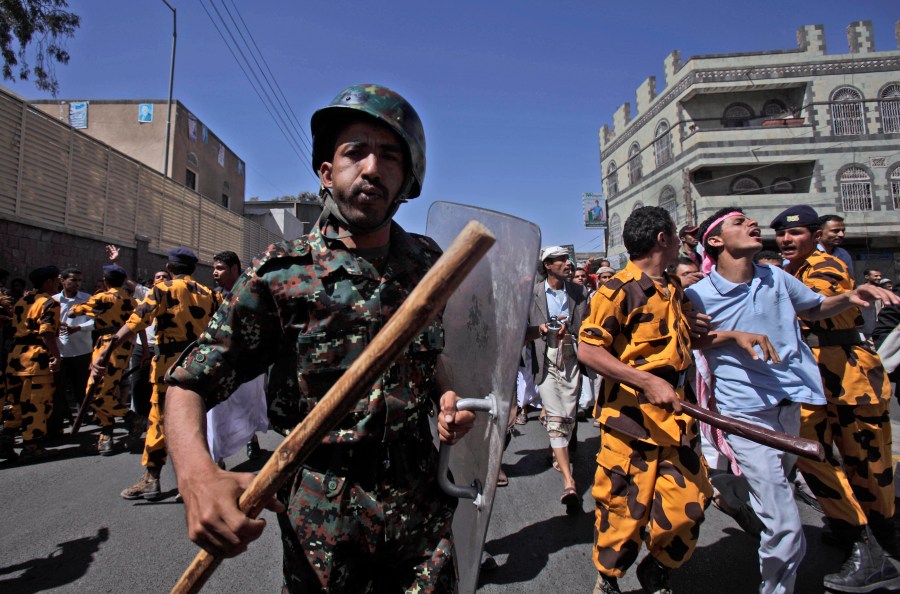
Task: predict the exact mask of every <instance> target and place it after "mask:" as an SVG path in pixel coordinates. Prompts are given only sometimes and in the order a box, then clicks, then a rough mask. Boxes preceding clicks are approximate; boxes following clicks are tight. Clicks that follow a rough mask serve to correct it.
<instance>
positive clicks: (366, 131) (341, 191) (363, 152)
mask: <svg viewBox="0 0 900 594" xmlns="http://www.w3.org/2000/svg"><path fill="white" fill-rule="evenodd" d="M319 173H320V174H321V178H322V183H323V184H324V185H325V187H326V188H330V189H331V195H332V196H333V197H334V201H335V202H336V203H337V205H338V207H339V208H340V210H341V214H342V215H344V217H345V218H346V219H347V220H348V221H350V222H351V223H353V224H355V225H359V226H361V227H375V226H378V225H380V224H381V223H382V222H383V221H384V219H385V217H387V215H388V212H389V211H390V208H391V206H392V205H393V203H394V201H395V200H396V199H397V197H398V196H399V194H400V190H401V189H402V187H403V180H404V177H405V173H406V155H405V153H404V150H403V141H402V140H401V139H400V137H399V136H397V134H395V133H394V131H393V130H391V129H390V128H388V127H387V126H384V125H381V124H378V123H375V122H368V121H359V122H355V123H352V124H350V125H349V126H347V127H346V128H344V130H343V131H342V132H341V133H340V134H339V135H338V137H337V142H336V144H335V149H334V157H333V159H332V162H330V163H329V162H327V161H326V162H324V163H322V165H321V167H320V168H319Z"/></svg>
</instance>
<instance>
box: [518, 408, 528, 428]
mask: <svg viewBox="0 0 900 594" xmlns="http://www.w3.org/2000/svg"><path fill="white" fill-rule="evenodd" d="M527 423H528V415H527V414H525V411H524V410H522V411H520V412H519V414H517V415H516V425H525V424H527Z"/></svg>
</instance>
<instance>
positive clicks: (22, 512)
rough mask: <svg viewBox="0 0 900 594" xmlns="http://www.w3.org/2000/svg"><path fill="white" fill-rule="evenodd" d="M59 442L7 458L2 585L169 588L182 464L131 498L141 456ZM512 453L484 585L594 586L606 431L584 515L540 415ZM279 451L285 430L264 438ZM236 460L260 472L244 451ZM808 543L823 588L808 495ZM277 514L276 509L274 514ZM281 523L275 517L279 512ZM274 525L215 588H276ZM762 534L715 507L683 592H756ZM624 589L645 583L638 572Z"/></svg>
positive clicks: (177, 551) (812, 582)
mask: <svg viewBox="0 0 900 594" xmlns="http://www.w3.org/2000/svg"><path fill="white" fill-rule="evenodd" d="M87 429H88V431H87V432H85V433H82V434H80V435H79V436H77V438H76V439H75V440H74V441H73V440H69V441H67V442H65V444H64V445H60V446H59V447H60V448H61V449H62V452H61V454H60V455H59V456H58V457H56V458H55V459H53V460H50V461H47V462H44V463H41V464H35V465H31V466H13V465H9V464H4V465H0V501H3V522H2V526H0V550H2V551H3V555H2V559H0V592H4V593H31V592H79V593H80V592H91V593H101V592H110V593H119V592H167V591H168V590H169V588H170V587H171V586H172V584H173V583H174V582H175V580H176V579H177V578H178V576H179V575H180V574H181V572H182V571H183V569H184V568H185V567H186V566H187V564H188V562H189V561H190V559H191V558H192V557H193V555H194V553H195V552H196V549H195V548H194V546H193V545H192V544H191V543H190V542H189V541H188V540H187V539H186V537H185V531H184V524H183V512H182V506H181V505H180V504H177V503H175V502H174V497H175V490H174V487H175V481H174V476H173V475H172V472H171V467H170V466H169V467H167V468H166V471H165V472H164V474H163V491H164V493H165V494H166V498H165V499H164V500H162V501H160V502H157V503H149V502H144V501H140V502H127V501H124V500H122V499H121V498H120V497H119V491H121V490H122V489H123V488H124V487H126V486H129V485H130V484H132V483H133V482H134V481H135V480H137V478H138V477H139V476H140V473H141V469H140V466H139V465H140V457H139V456H138V455H136V454H128V453H121V454H119V455H116V456H112V457H109V458H99V457H97V456H91V455H85V453H84V450H83V449H82V448H84V446H85V445H86V444H88V443H92V442H93V440H94V439H96V428H95V427H88V428H87ZM520 429H521V431H520V433H519V435H517V436H516V437H515V439H513V441H512V443H511V444H510V446H509V449H508V451H507V455H506V465H505V468H506V469H507V473H508V474H509V477H510V485H509V486H508V487H506V488H505V489H502V490H500V492H499V494H498V498H497V501H498V504H497V507H496V508H495V512H494V515H493V521H492V524H491V529H490V534H489V538H488V544H487V550H488V551H489V552H490V553H491V554H492V555H493V556H494V559H495V561H496V562H497V567H496V568H495V569H493V570H490V571H484V572H482V580H481V587H480V588H479V592H483V593H485V594H488V593H491V594H493V593H499V592H510V591H523V592H560V593H569V592H590V591H591V589H592V587H593V583H594V580H595V575H596V574H595V573H594V569H593V565H592V563H591V559H590V556H591V541H592V532H593V513H592V507H593V504H592V500H591V498H590V490H589V486H590V481H591V477H592V473H593V458H594V452H596V450H597V430H596V429H595V428H594V427H592V426H591V424H590V423H580V424H579V431H580V436H579V448H578V451H577V454H576V456H575V458H574V460H575V469H576V471H575V474H576V480H577V481H578V486H579V492H580V493H581V494H582V496H583V498H584V510H585V513H584V514H583V515H581V516H577V517H570V516H567V515H566V514H565V513H564V509H563V507H562V506H561V505H560V504H559V502H558V501H559V495H560V493H561V486H562V485H561V481H560V479H559V475H558V473H557V472H556V471H554V470H553V469H552V468H551V467H550V465H549V463H548V460H547V451H548V450H547V439H546V436H545V434H544V433H543V430H542V428H541V426H540V425H539V424H538V423H537V421H536V415H532V420H531V421H530V422H529V423H528V424H527V425H525V426H524V427H521V428H520ZM261 441H262V445H263V447H264V448H267V449H268V450H271V449H273V448H274V446H275V445H276V444H277V439H276V437H275V435H274V434H273V433H272V432H269V433H268V434H267V435H266V436H265V437H264V438H263V439H262V440H261ZM228 463H229V467H234V466H238V468H240V469H244V470H254V469H257V468H259V466H261V463H260V461H257V462H254V463H250V462H248V461H247V460H246V457H245V456H244V455H243V453H241V454H238V455H236V456H235V457H234V458H232V459H230V460H229V461H228ZM800 509H801V513H802V514H803V517H804V521H805V525H806V527H805V529H806V536H807V540H808V542H809V552H808V554H807V559H806V562H805V563H804V565H803V567H802V568H801V571H800V577H799V582H798V588H797V592H798V593H809V594H812V593H816V594H818V593H820V592H821V591H822V588H821V580H822V576H823V575H824V574H825V573H827V572H829V571H833V570H835V569H837V567H838V564H839V563H840V562H841V559H840V558H839V557H840V555H839V553H837V552H836V551H835V550H834V549H831V548H829V547H826V546H824V545H823V544H821V542H820V539H819V535H820V532H821V521H820V519H819V517H818V515H817V514H816V513H815V511H814V510H813V509H812V508H810V507H808V506H806V505H803V504H801V505H800ZM267 514H268V512H267ZM264 517H267V518H268V519H269V521H270V524H274V517H273V516H272V515H271V514H268V515H266V516H264ZM273 528H274V525H270V528H269V529H267V530H266V532H265V533H264V535H263V537H262V538H261V539H260V540H259V541H258V542H256V543H254V544H253V545H252V546H251V547H250V550H249V551H248V553H247V554H245V555H244V556H243V557H241V558H238V559H232V560H228V561H225V562H224V563H223V564H222V565H221V567H220V568H219V570H218V571H217V572H216V573H215V575H214V576H213V577H212V579H211V580H210V583H209V584H208V586H207V589H206V590H205V591H208V592H221V593H230V592H235V593H238V592H277V591H278V589H279V587H280V544H279V542H278V538H277V536H276V530H275V529H273ZM755 551H756V542H755V541H754V540H753V539H752V538H751V537H749V536H748V535H746V534H745V533H744V532H742V531H741V530H740V529H739V528H738V527H737V525H736V524H735V523H734V522H733V521H732V520H731V518H729V517H728V516H725V515H724V514H722V513H721V512H719V511H718V510H717V509H715V508H710V509H709V511H708V515H707V521H706V523H705V524H704V525H703V529H702V530H701V539H700V546H699V548H698V549H697V552H696V554H695V555H694V559H693V560H692V561H691V562H690V563H689V564H688V566H687V567H686V568H685V569H683V570H682V571H680V572H678V573H676V574H675V577H674V580H673V581H674V586H675V588H676V591H677V592H682V593H703V592H722V591H728V592H729V594H741V593H748V594H749V593H751V592H755V591H756V580H757V579H758V578H757V575H758V574H757V569H756V559H755ZM620 584H621V585H622V587H623V591H624V592H628V593H632V594H633V593H637V592H640V588H639V586H638V584H637V581H636V580H635V579H634V576H633V572H630V573H629V574H628V575H627V576H626V578H625V579H623V580H622V581H621V582H620Z"/></svg>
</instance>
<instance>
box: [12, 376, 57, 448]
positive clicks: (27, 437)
mask: <svg viewBox="0 0 900 594" xmlns="http://www.w3.org/2000/svg"><path fill="white" fill-rule="evenodd" d="M54 391H55V386H54V383H53V376H52V375H13V374H11V373H10V374H7V375H6V401H5V402H4V404H3V429H4V430H7V431H14V430H16V429H20V430H21V431H22V439H23V440H24V441H31V440H34V439H41V438H42V437H45V436H46V435H47V421H48V420H49V419H50V414H51V413H52V412H53V393H54Z"/></svg>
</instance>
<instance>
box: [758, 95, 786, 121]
mask: <svg viewBox="0 0 900 594" xmlns="http://www.w3.org/2000/svg"><path fill="white" fill-rule="evenodd" d="M787 111H788V108H787V106H785V104H784V103H783V102H781V101H779V100H778V99H769V100H768V101H766V103H765V105H763V108H762V114H763V115H764V116H766V117H770V118H777V117H779V116H783V115H784V114H786V113H787Z"/></svg>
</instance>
